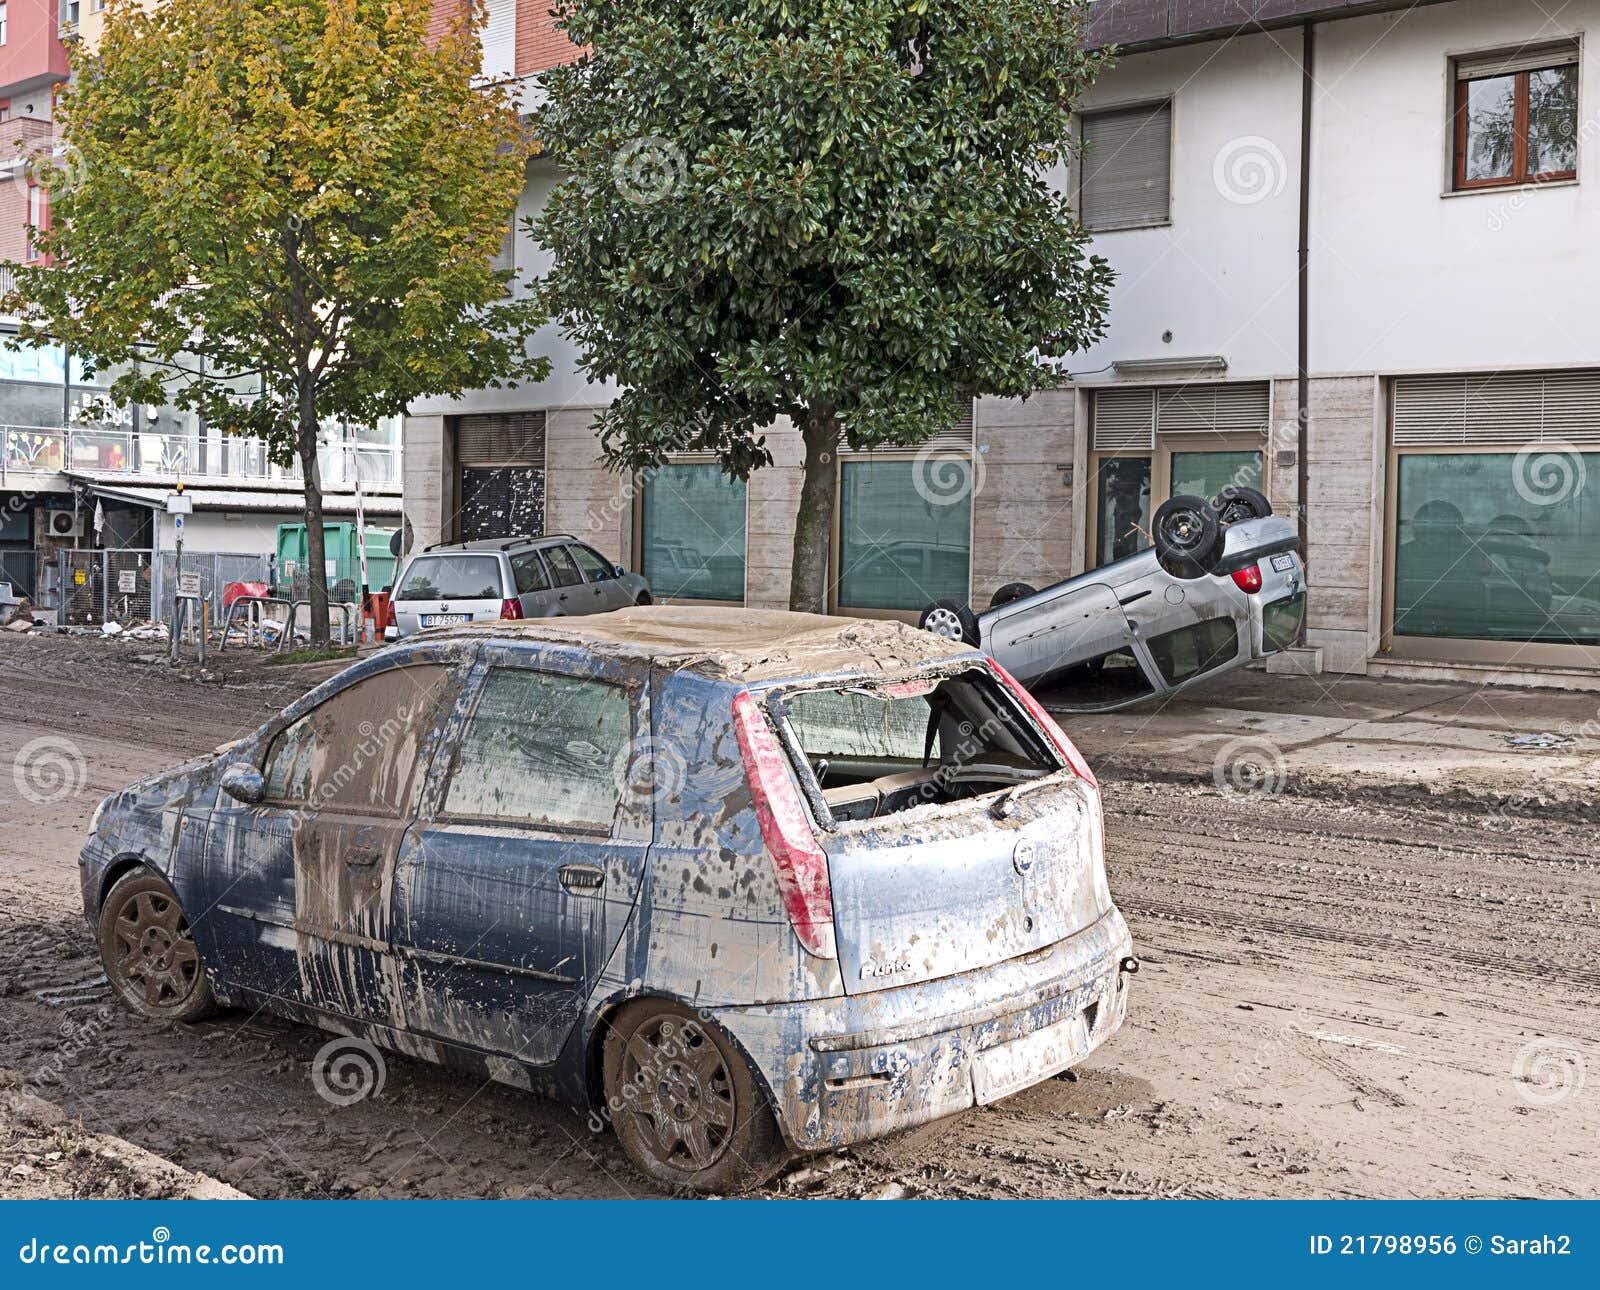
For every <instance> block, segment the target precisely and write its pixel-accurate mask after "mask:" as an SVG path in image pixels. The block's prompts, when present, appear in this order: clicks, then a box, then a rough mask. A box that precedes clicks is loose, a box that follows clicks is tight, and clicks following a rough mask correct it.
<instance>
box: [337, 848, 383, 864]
mask: <svg viewBox="0 0 1600 1290" xmlns="http://www.w3.org/2000/svg"><path fill="white" fill-rule="evenodd" d="M382 859H383V852H381V851H374V850H373V849H372V848H370V847H355V848H353V849H351V850H349V851H346V852H345V853H344V862H345V863H346V864H347V865H349V866H350V867H351V868H352V869H370V868H372V867H373V866H374V865H376V864H377V863H378V862H379V861H381V860H382Z"/></svg>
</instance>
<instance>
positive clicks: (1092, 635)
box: [983, 582, 1134, 682]
mask: <svg viewBox="0 0 1600 1290" xmlns="http://www.w3.org/2000/svg"><path fill="white" fill-rule="evenodd" d="M983 631H984V635H985V641H984V644H985V645H986V646H987V648H988V650H989V652H990V653H991V654H993V655H994V657H995V658H997V659H999V660H1000V662H1001V663H1002V664H1003V665H1004V666H1005V668H1006V669H1007V670H1008V671H1010V672H1011V674H1012V675H1013V676H1015V677H1016V678H1017V679H1018V680H1019V681H1023V682H1032V681H1038V680H1040V679H1042V678H1044V677H1047V676H1051V675H1053V674H1055V673H1059V672H1062V671H1064V670H1066V669H1067V668H1070V667H1073V666H1075V665H1077V664H1080V663H1086V662H1088V661H1090V660H1092V659H1096V658H1099V657H1101V656H1103V655H1105V654H1108V653H1111V652H1113V651H1116V650H1120V649H1126V648H1128V647H1130V646H1132V644H1133V640H1134V632H1133V628H1132V627H1131V626H1130V625H1129V622H1128V617H1127V615H1126V614H1125V613H1124V612H1123V608H1122V605H1121V604H1120V603H1119V601H1118V599H1117V593H1116V592H1115V591H1113V590H1112V589H1111V588H1110V587H1108V586H1106V585H1105V584H1104V583H1100V582H1091V583H1087V584H1084V583H1076V582H1074V583H1066V584H1063V585H1062V589H1061V592H1060V594H1058V595H1054V596H1048V595H1047V596H1030V597H1028V598H1027V599H1025V600H1019V601H1015V602H1013V604H1012V605H1007V606H1005V607H1003V608H1000V609H995V610H991V611H990V612H989V613H987V614H985V615H984V622H983Z"/></svg>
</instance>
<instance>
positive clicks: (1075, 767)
mask: <svg viewBox="0 0 1600 1290" xmlns="http://www.w3.org/2000/svg"><path fill="white" fill-rule="evenodd" d="M989 666H990V667H992V668H993V669H994V670H995V674H996V675H997V676H999V678H1000V679H1001V680H1002V681H1004V682H1005V683H1006V687H1007V688H1008V689H1009V690H1010V691H1011V693H1012V694H1014V695H1016V696H1017V699H1018V701H1019V702H1020V703H1021V704H1022V706H1023V707H1024V708H1026V709H1027V710H1028V715H1029V716H1030V717H1032V718H1033V719H1034V720H1035V721H1037V722H1038V723H1039V725H1040V727H1041V728H1043V730H1044V733H1045V735H1046V736H1047V737H1048V738H1049V740H1050V742H1051V743H1053V744H1054V745H1055V746H1056V751H1057V752H1059V753H1060V754H1061V755H1062V756H1063V757H1064V758H1066V762H1067V765H1068V766H1070V767H1072V773H1073V774H1074V775H1076V776H1077V777H1078V778H1079V779H1081V780H1083V781H1084V782H1085V783H1086V784H1088V785H1089V786H1090V787H1091V788H1099V787H1100V781H1099V780H1097V779H1096V778H1095V777H1094V772H1093V771H1092V770H1090V769H1089V763H1088V762H1086V761H1084V759H1083V754H1082V753H1081V752H1079V751H1078V748H1077V745H1076V744H1074V743H1073V742H1072V740H1070V739H1068V738H1067V732H1066V731H1065V730H1063V729H1062V728H1061V727H1060V726H1058V725H1057V724H1056V719H1055V718H1054V717H1052V716H1051V715H1050V714H1049V713H1048V712H1046V711H1045V710H1044V706H1043V705H1042V704H1041V703H1040V702H1039V700H1038V699H1036V698H1034V697H1033V695H1031V694H1030V693H1028V691H1027V689H1026V688H1024V686H1023V684H1022V682H1021V681H1019V680H1017V678H1016V677H1014V676H1012V675H1011V673H1010V672H1008V671H1006V670H1005V668H1003V667H1001V666H1000V664H999V663H997V662H996V661H995V660H994V659H990V660H989Z"/></svg>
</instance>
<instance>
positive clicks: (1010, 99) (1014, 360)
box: [534, 0, 1111, 611]
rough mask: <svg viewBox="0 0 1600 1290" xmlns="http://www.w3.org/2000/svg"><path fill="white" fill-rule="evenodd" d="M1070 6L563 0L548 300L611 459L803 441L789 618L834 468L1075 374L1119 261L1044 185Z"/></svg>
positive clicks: (1066, 80)
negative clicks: (974, 399)
mask: <svg viewBox="0 0 1600 1290" xmlns="http://www.w3.org/2000/svg"><path fill="white" fill-rule="evenodd" d="M1087 9H1088V6H1087V4H1085V3H1082V2H1081V0H660V3H655V4H650V5H641V4H638V3H637V2H636V0H566V2H565V4H564V7H563V8H562V9H560V10H559V11H558V12H559V14H560V17H561V19H562V20H563V21H564V23H565V26H566V31H567V34H568V36H569V37H570V38H571V39H572V40H573V41H574V42H575V43H576V44H578V45H580V46H586V47H587V53H586V54H585V55H584V56H583V57H582V58H580V59H579V60H578V61H577V62H575V63H574V64H572V65H571V66H568V67H565V68H561V69H558V70H555V71H553V72H550V73H549V74H548V75H547V76H546V84H547V86H548V90H549V99H548V102H547V104H546V106H545V107H544V108H543V110H542V112H541V114H540V118H539V123H538V129H539V134H540V139H541V143H543V144H544V145H546V146H547V147H548V148H549V149H550V151H551V152H552V154H553V155H555V156H557V157H559V159H560V161H561V164H562V166H563V167H564V168H565V170H566V173H567V177H566V178H565V179H564V180H563V182H562V183H560V184H559V185H558V186H557V187H556V189H555V191H554V192H553V194H552V196H551V199H550V201H549V203H548V205H547V207H546V209H545V211H544V212H543V214H542V216H541V217H540V218H539V220H538V221H537V223H536V225H535V228H534V232H535V235H536V236H537V237H538V238H539V240H540V241H541V242H543V243H544V244H545V245H546V246H548V247H550V248H551V249H552V250H553V252H554V266H553V268H552V270H551V271H550V273H549V274H548V275H547V277H546V278H545V280H544V290H545V294H546V300H547V304H548V306H549V308H550V310H551V311H552V312H553V313H554V314H555V315H556V316H557V317H558V318H559V319H560V321H561V323H562V325H563V326H564V328H565V329H566V331H567V333H568V334H569V335H570V336H572V337H573V338H574V339H575V340H576V342H577V343H578V345H579V347H580V349H581V352H582V356H583V363H584V365H585V367H586V369H587V371H588V373H589V374H590V375H591V376H592V377H594V378H596V379H606V378H610V379H613V380H615V381H616V382H617V383H618V384H619V385H620V386H621V387H622V391H623V392H622V393H621V395H620V396H619V397H618V398H617V399H616V400H615V401H614V402H613V403H612V404H611V406H610V407H609V408H607V409H606V410H605V411H604V412H603V413H602V414H601V416H600V421H599V424H600V429H601V435H602V442H603V444H604V449H605V452H606V454H607V457H608V459H609V460H610V461H611V462H612V464H614V465H615V466H617V467H619V468H631V469H642V468H647V467H649V466H652V465H657V464H659V463H660V462H661V461H662V460H663V459H664V457H665V456H666V455H667V454H668V453H670V452H673V451H682V450H689V449H693V450H704V451H711V452H715V453H716V454H717V456H718V458H719V460H720V461H721V462H722V464H723V467H724V469H726V470H727V471H729V472H730V473H732V474H734V475H737V476H740V477H744V476H747V475H748V474H749V472H750V471H751V470H753V469H756V468H758V467H760V466H763V465H767V464H770V461H771V457H770V453H769V451H768V448H767V446H766V444H765V441H764V437H763V431H764V429H765V428H766V427H769V426H771V425H772V424H773V422H774V421H776V420H777V419H778V418H780V417H787V418H789V419H790V420H791V421H792V423H793V424H794V425H795V426H796V427H797V428H798V429H799V430H800V432H801V435H802V437H803V439H804V443H805V473H804V483H803V486H802V490H801V498H800V509H799V516H798V521H797V526H796V534H795V543H794V562H793V568H792V574H791V581H790V598H789V599H790V606H791V608H794V609H804V610H811V611H820V610H822V609H823V608H824V607H825V605H826V603H827V569H828V542H829V537H830V533H831V530H832V522H833V508H834V467H833V461H834V456H835V454H836V453H837V451H838V449H839V446H840V444H841V442H847V443H849V444H850V445H851V446H852V447H854V448H866V447H872V446H875V445H884V444H900V445H914V444H916V443H918V442H920V441H922V440H924V439H926V438H928V437H929V436H931V435H933V434H935V433H937V432H938V431H939V430H940V429H942V428H945V427H947V426H948V425H949V424H950V422H951V419H952V409H953V408H954V407H956V406H957V404H958V401H959V400H960V399H963V398H966V397H970V396H973V395H978V394H995V395H1005V396H1026V395H1028V394H1029V393H1031V392H1034V391H1036V390H1038V389H1041V388H1046V387H1051V386H1058V385H1060V384H1063V383H1064V382H1065V381H1066V379H1067V378H1066V374H1065V371H1064V365H1063V362H1062V359H1063V358H1064V356H1065V355H1067V354H1069V353H1071V352H1073V351H1074V350H1078V349H1081V348H1083V347H1085V346H1086V345H1088V344H1090V343H1092V342H1093V341H1095V340H1096V339H1098V338H1099V336H1100V335H1101V333H1102V329H1103V323H1104V317H1105V311H1106V303H1107V291H1108V287H1109V284H1110V280H1111V273H1110V269H1109V267H1108V266H1107V265H1106V264H1105V262H1104V261H1103V260H1101V259H1099V258H1098V257H1093V256H1090V255H1088V254H1086V252H1085V240H1086V239H1085V235H1084V233H1083V231H1082V229H1081V227H1080V226H1079V224H1078V223H1077V221H1076V220H1075V219H1074V218H1073V214H1072V211H1071V209H1070V207H1069V205H1068V203H1067V201H1066V200H1065V199H1064V197H1063V196H1062V195H1061V194H1060V192H1059V191H1057V190H1056V188H1054V187H1052V185H1051V183H1050V182H1049V177H1050V175H1051V174H1052V172H1054V173H1055V174H1058V175H1059V173H1061V172H1060V170H1059V169H1058V168H1059V167H1061V166H1062V165H1063V163H1064V162H1065V161H1066V160H1067V158H1068V155H1069V152H1070V149H1071V147H1072V144H1071V141H1070V132H1069V123H1070V119H1071V112H1072V110H1073V105H1074V103H1075V102H1076V100H1077V99H1078V98H1079V96H1080V94H1081V93H1082V91H1083V90H1084V88H1085V87H1086V86H1087V85H1088V84H1089V83H1090V81H1091V80H1092V78H1093V76H1094V75H1095V73H1096V71H1097V70H1098V69H1099V67H1100V66H1101V63H1102V61H1103V59H1102V56H1101V55H1098V54H1094V53H1089V52H1086V51H1085V49H1084V47H1083V41H1082V35H1083V22H1084V18H1085V14H1086V12H1087Z"/></svg>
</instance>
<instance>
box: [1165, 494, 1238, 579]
mask: <svg viewBox="0 0 1600 1290" xmlns="http://www.w3.org/2000/svg"><path fill="white" fill-rule="evenodd" d="M1150 533H1151V536H1152V538H1153V539H1154V542H1155V548H1156V558H1157V559H1158V560H1160V561H1161V563H1162V565H1163V566H1164V567H1165V568H1166V569H1167V570H1168V572H1170V573H1172V574H1173V575H1174V576H1175V577H1179V578H1200V577H1204V576H1205V575H1206V574H1208V573H1210V572H1211V566H1212V564H1213V562H1214V561H1215V560H1216V558H1217V556H1219V555H1220V554H1221V553H1222V522H1221V520H1219V519H1218V518H1217V512H1216V508H1215V507H1213V506H1212V505H1211V503H1210V502H1208V501H1206V499H1205V498H1203V497H1194V496H1191V495H1190V494H1188V493H1180V494H1179V495H1178V496H1177V497H1169V498H1168V499H1167V500H1166V501H1164V502H1162V503H1161V505H1160V506H1158V507H1157V508H1156V513H1155V518H1154V519H1153V520H1152V521H1151V522H1150Z"/></svg>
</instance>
